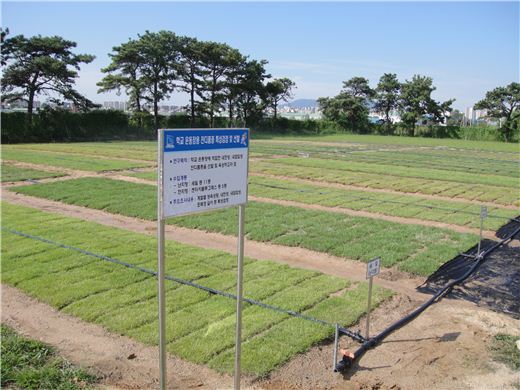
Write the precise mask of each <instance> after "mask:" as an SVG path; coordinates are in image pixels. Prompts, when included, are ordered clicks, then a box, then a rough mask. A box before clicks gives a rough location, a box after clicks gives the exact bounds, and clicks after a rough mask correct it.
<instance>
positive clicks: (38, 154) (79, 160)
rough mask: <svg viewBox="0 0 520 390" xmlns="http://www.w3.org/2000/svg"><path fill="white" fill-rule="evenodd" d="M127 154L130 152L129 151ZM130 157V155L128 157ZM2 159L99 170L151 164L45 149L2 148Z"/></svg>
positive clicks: (90, 170)
mask: <svg viewBox="0 0 520 390" xmlns="http://www.w3.org/2000/svg"><path fill="white" fill-rule="evenodd" d="M129 156H131V154H130V153H129ZM129 158H130V157H129ZM2 159H4V160H12V161H20V162H25V163H31V164H42V165H51V166H56V167H62V168H69V169H77V170H80V171H89V172H101V171H116V170H123V169H130V168H144V167H149V166H152V165H153V164H152V163H150V164H147V163H141V162H133V161H124V160H111V159H108V158H103V157H95V158H94V157H91V156H82V155H79V154H77V155H76V154H67V153H61V154H60V153H54V152H45V151H32V150H19V149H11V148H8V149H6V148H3V149H2Z"/></svg>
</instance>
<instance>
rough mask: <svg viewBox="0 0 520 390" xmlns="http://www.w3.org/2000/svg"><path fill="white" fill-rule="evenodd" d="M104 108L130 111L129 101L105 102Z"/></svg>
mask: <svg viewBox="0 0 520 390" xmlns="http://www.w3.org/2000/svg"><path fill="white" fill-rule="evenodd" d="M103 108H104V109H105V110H119V111H128V108H129V107H128V103H127V102H118V101H113V102H103Z"/></svg>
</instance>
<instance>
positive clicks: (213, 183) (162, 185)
mask: <svg viewBox="0 0 520 390" xmlns="http://www.w3.org/2000/svg"><path fill="white" fill-rule="evenodd" d="M157 145H158V151H157V152H158V153H157V166H158V169H157V260H158V267H157V270H158V271H157V280H158V283H157V285H158V304H159V370H160V374H159V375H160V378H159V383H160V388H161V390H164V389H166V388H167V381H166V335H165V332H166V315H165V312H166V310H165V293H164V278H165V265H164V257H165V254H164V224H165V219H166V218H168V217H173V216H180V215H188V214H194V213H199V212H203V211H208V210H214V209H220V208H227V207H231V206H237V205H238V248H237V262H238V270H237V323H236V347H235V389H240V373H241V371H240V353H241V343H242V341H241V340H242V337H241V336H242V295H243V291H242V285H243V263H244V218H245V206H246V203H247V174H248V170H249V167H248V162H249V129H173V130H163V129H161V130H159V132H158V142H157Z"/></svg>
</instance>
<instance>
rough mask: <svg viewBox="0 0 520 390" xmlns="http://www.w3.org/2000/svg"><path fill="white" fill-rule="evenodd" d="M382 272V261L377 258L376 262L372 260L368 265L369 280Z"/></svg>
mask: <svg viewBox="0 0 520 390" xmlns="http://www.w3.org/2000/svg"><path fill="white" fill-rule="evenodd" d="M380 271H381V259H380V258H379V257H376V258H375V259H374V260H370V261H369V262H368V264H367V279H369V278H371V277H373V276H376V275H378V274H379V272H380Z"/></svg>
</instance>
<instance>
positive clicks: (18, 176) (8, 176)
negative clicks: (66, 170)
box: [2, 163, 64, 182]
mask: <svg viewBox="0 0 520 390" xmlns="http://www.w3.org/2000/svg"><path fill="white" fill-rule="evenodd" d="M63 175H64V174H63V173H59V172H46V171H40V170H36V169H29V168H20V167H17V166H15V165H11V164H4V163H2V182H14V181H22V180H35V179H45V178H48V177H60V176H63Z"/></svg>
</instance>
